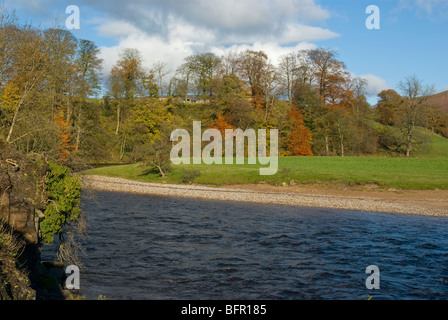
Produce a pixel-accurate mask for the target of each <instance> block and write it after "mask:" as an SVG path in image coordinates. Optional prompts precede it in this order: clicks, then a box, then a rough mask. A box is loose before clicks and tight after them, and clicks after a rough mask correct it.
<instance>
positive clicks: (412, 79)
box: [398, 75, 435, 157]
mask: <svg viewBox="0 0 448 320" xmlns="http://www.w3.org/2000/svg"><path fill="white" fill-rule="evenodd" d="M399 88H400V90H401V92H402V94H403V96H404V101H403V104H402V108H400V111H399V116H398V127H399V128H400V131H401V132H402V135H403V136H404V137H405V139H406V157H409V156H410V153H411V151H412V146H413V142H414V134H415V127H416V126H419V125H424V122H423V121H424V119H425V116H424V105H425V102H426V101H427V100H428V98H429V97H430V96H431V95H432V94H434V91H435V90H434V87H433V86H426V85H425V84H424V83H423V81H422V80H420V79H419V78H417V76H415V75H412V76H408V77H406V78H405V79H404V80H402V81H400V83H399Z"/></svg>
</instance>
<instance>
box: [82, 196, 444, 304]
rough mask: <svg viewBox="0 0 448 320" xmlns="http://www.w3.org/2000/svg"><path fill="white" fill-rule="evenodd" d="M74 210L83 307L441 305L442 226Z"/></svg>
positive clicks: (155, 199)
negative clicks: (375, 274) (145, 303)
mask: <svg viewBox="0 0 448 320" xmlns="http://www.w3.org/2000/svg"><path fill="white" fill-rule="evenodd" d="M82 206H83V209H84V210H85V211H86V213H87V221H88V223H89V229H88V233H89V237H88V238H87V239H85V240H83V245H84V247H85V249H86V256H83V257H82V261H83V264H84V266H83V267H82V269H81V291H82V293H83V294H84V295H85V296H86V297H87V298H89V299H96V298H97V297H98V295H104V296H106V297H108V298H109V299H224V300H227V299H247V300H252V299H254V300H255V299H257V300H258V299H287V300H297V299H356V300H359V299H365V298H366V297H367V295H368V294H371V295H373V297H374V299H400V300H402V299H447V297H448V219H446V218H434V217H421V216H408V215H395V214H384V213H366V212H356V211H341V210H328V209H316V208H299V207H292V206H279V205H260V204H248V203H237V202H223V201H213V200H196V199H180V198H169V197H159V196H148V195H133V194H125V193H113V192H95V197H94V198H84V199H83V201H82ZM369 265H377V266H378V267H379V269H380V272H381V273H380V289H379V290H368V289H367V288H366V285H365V282H366V279H367V277H368V276H369V275H368V274H366V267H367V266H369Z"/></svg>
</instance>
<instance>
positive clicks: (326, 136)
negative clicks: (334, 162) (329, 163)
mask: <svg viewBox="0 0 448 320" xmlns="http://www.w3.org/2000/svg"><path fill="white" fill-rule="evenodd" d="M325 155H326V156H329V155H330V147H329V145H328V135H327V134H326V135H325Z"/></svg>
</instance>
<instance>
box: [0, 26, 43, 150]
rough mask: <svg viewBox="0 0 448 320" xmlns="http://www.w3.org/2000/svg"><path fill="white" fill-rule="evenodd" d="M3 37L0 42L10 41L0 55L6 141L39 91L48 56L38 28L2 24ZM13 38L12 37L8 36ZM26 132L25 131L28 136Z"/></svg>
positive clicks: (11, 135) (10, 139)
mask: <svg viewBox="0 0 448 320" xmlns="http://www.w3.org/2000/svg"><path fill="white" fill-rule="evenodd" d="M3 28H6V29H7V30H6V31H4V32H5V38H2V39H0V42H3V41H5V42H6V43H8V42H9V41H12V42H11V47H9V48H8V49H7V50H6V49H5V50H6V51H5V50H3V52H2V53H3V54H5V56H3V57H2V82H3V83H1V85H2V86H1V90H2V93H1V108H2V112H4V113H5V114H6V118H7V120H6V125H7V127H8V128H9V129H8V131H7V136H6V139H5V140H6V142H11V141H12V140H13V134H14V129H15V127H16V124H17V121H18V120H19V117H20V114H21V113H22V111H23V109H24V108H26V107H27V106H28V104H29V102H30V101H31V100H32V99H33V95H34V94H35V93H36V92H37V91H38V90H39V87H40V85H41V83H42V81H43V80H44V79H45V77H46V75H47V69H46V67H47V63H48V61H49V57H48V56H47V55H46V54H45V48H46V44H45V42H44V41H43V39H42V37H41V34H40V31H38V30H35V29H33V28H32V27H30V26H28V25H24V26H13V25H9V26H7V25H5V26H3ZM9 37H13V39H8V38H9ZM28 134H29V133H25V135H28Z"/></svg>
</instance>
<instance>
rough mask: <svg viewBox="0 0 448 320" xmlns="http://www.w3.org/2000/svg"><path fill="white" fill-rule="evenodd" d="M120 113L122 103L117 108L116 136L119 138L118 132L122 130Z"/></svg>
mask: <svg viewBox="0 0 448 320" xmlns="http://www.w3.org/2000/svg"><path fill="white" fill-rule="evenodd" d="M120 111H121V106H120V103H118V106H117V129H116V130H115V135H117V136H118V131H119V130H120Z"/></svg>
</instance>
